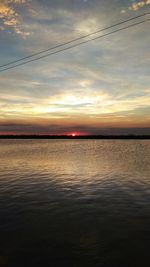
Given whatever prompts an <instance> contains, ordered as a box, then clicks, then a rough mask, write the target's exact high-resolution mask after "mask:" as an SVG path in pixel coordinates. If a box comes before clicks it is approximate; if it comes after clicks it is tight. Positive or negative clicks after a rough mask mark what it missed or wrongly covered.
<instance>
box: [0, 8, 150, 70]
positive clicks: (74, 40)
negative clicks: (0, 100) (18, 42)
mask: <svg viewBox="0 0 150 267" xmlns="http://www.w3.org/2000/svg"><path fill="white" fill-rule="evenodd" d="M148 14H150V12H147V13H143V14H141V15H138V16H135V17H132V18H130V19H127V20H124V21H121V22H118V23H116V24H113V25H110V26H107V27H105V28H103V29H99V30H97V31H94V32H92V33H89V34H87V35H84V36H81V37H78V38H75V39H72V40H70V41H68V42H65V43H62V44H59V45H56V46H54V47H51V48H48V49H46V50H42V51H40V52H37V53H34V54H31V55H29V56H26V57H23V58H20V59H17V60H14V61H11V62H8V63H6V64H3V65H0V68H3V67H6V66H8V65H12V64H14V63H17V62H20V61H23V60H26V59H28V58H32V57H34V56H38V55H40V54H43V53H46V52H49V51H51V50H54V49H56V48H59V47H62V46H65V45H68V44H71V43H73V42H76V41H79V40H82V39H85V38H87V37H90V36H92V35H94V34H97V33H100V32H102V31H105V30H108V29H111V28H113V27H116V26H119V25H122V24H124V23H127V22H129V21H132V20H135V19H137V18H140V17H143V16H146V15H148Z"/></svg>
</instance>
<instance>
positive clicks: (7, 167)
mask: <svg viewBox="0 0 150 267" xmlns="http://www.w3.org/2000/svg"><path fill="white" fill-rule="evenodd" d="M149 248H150V141H149V140H142V141H141V140H0V266H12V267H13V266H21V267H22V266H33V265H35V266H52V267H55V266H66V267H74V266H76V267H84V266H85V267H101V266H103V267H112V266H115V267H124V266H125V267H128V266H144V267H145V266H150V257H149Z"/></svg>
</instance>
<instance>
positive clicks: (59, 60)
mask: <svg viewBox="0 0 150 267" xmlns="http://www.w3.org/2000/svg"><path fill="white" fill-rule="evenodd" d="M145 12H150V0H143V1H139V0H138V1H136V0H135V1H132V0H122V1H119V0H55V1H51V0H0V65H4V64H7V63H9V62H11V61H14V60H17V59H20V58H23V57H26V56H28V55H32V54H34V53H38V52H40V51H42V50H45V49H48V48H51V47H54V46H56V45H59V44H62V43H65V42H68V41H70V40H72V39H75V38H78V37H81V36H84V35H87V34H90V33H92V32H94V31H97V30H99V29H102V28H105V27H107V26H110V25H113V24H115V23H118V22H120V21H124V20H127V19H129V18H131V17H134V16H137V15H139V14H142V13H145ZM146 18H150V15H147V16H145V17H143V18H139V19H136V20H135V21H131V22H130V23H129V22H128V23H126V24H124V25H121V26H119V27H125V26H127V25H129V24H131V23H135V22H140V21H141V20H143V19H146ZM119 27H115V28H112V29H108V30H105V31H103V32H101V33H99V34H97V35H93V36H91V37H95V36H98V35H101V34H105V33H108V32H110V31H112V30H116V29H118V28H119ZM91 37H90V38H91ZM86 40H87V39H86ZM76 43H77V42H76ZM53 51H57V49H55V50H53ZM2 69H4V67H3V68H0V70H2ZM72 132H75V133H76V134H101V133H102V134H103V133H108V134H109V133H110V134H112V133H115V134H117V133H119V134H120V133H121V134H122V133H135V134H140V133H142V134H145V133H146V134H148V133H149V134H150V21H146V22H144V23H143V24H139V25H136V26H134V27H132V28H128V29H126V30H122V31H119V32H116V33H114V34H111V35H108V36H105V37H103V38H100V39H97V40H95V41H90V42H88V43H85V44H82V45H80V46H77V47H74V48H72V49H68V50H66V51H62V52H60V53H57V54H54V55H51V56H48V57H45V58H43V59H40V60H37V61H35V62H31V63H28V64H26V65H22V66H18V67H16V68H12V69H9V70H7V71H4V72H0V134H12V133H13V134H69V133H72Z"/></svg>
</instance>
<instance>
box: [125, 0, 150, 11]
mask: <svg viewBox="0 0 150 267" xmlns="http://www.w3.org/2000/svg"><path fill="white" fill-rule="evenodd" d="M146 5H150V0H144V1H139V2H135V3H132V5H131V6H130V7H129V10H134V11H137V10H138V9H140V8H142V7H144V6H146Z"/></svg>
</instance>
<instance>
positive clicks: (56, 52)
mask: <svg viewBox="0 0 150 267" xmlns="http://www.w3.org/2000/svg"><path fill="white" fill-rule="evenodd" d="M149 20H150V19H145V20H142V21H140V22H136V23H134V24H131V25H128V26H126V27H123V28H120V29H117V30H114V31H112V32H109V33H105V34H103V35H100V36H97V37H95V38H92V39H89V40H86V41H83V42H80V43H78V44H74V45H72V46H69V47H65V48H62V49H60V50H57V51H55V52H52V53H49V54H46V55H43V56H40V57H38V58H34V59H31V60H28V61H26V62H22V63H19V64H17V65H14V66H11V67H8V68H5V69H2V70H0V72H4V71H7V70H9V69H13V68H16V67H19V66H22V65H25V64H28V63H30V62H33V61H37V60H39V59H42V58H45V57H48V56H51V55H54V54H58V53H60V52H62V51H66V50H69V49H72V48H74V47H77V46H80V45H82V44H85V43H88V42H90V41H94V40H97V39H100V38H103V37H105V36H108V35H111V34H113V33H116V32H119V31H122V30H125V29H128V28H131V27H134V26H136V25H139V24H142V23H144V22H147V21H149Z"/></svg>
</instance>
